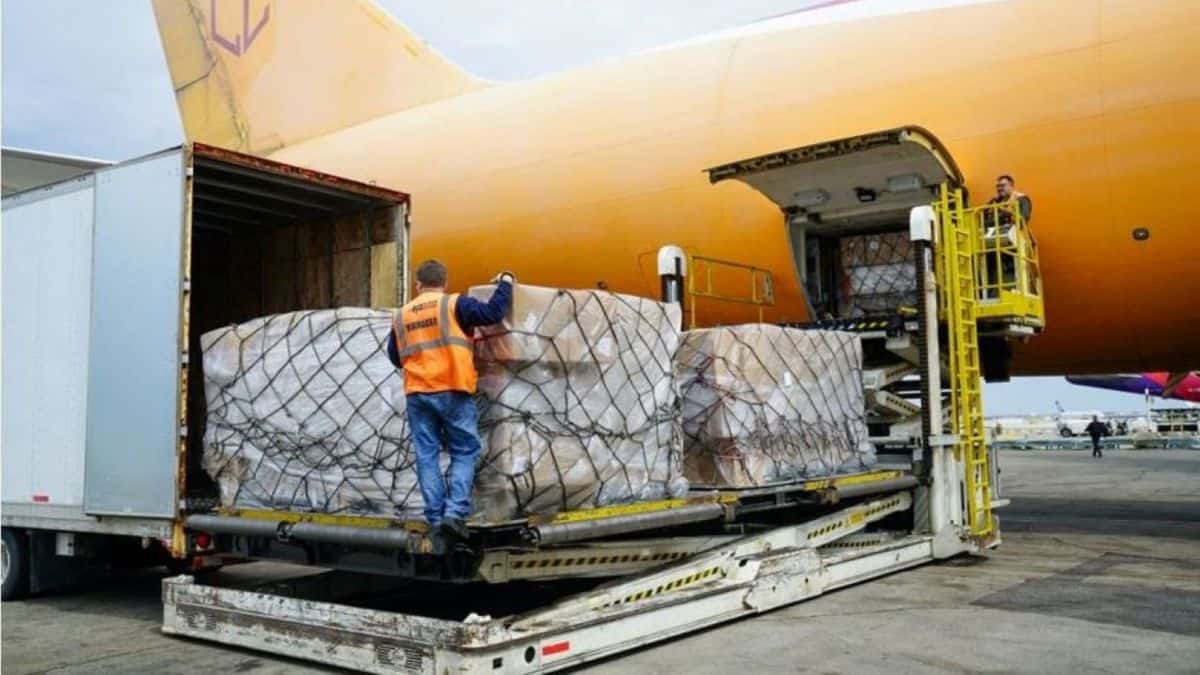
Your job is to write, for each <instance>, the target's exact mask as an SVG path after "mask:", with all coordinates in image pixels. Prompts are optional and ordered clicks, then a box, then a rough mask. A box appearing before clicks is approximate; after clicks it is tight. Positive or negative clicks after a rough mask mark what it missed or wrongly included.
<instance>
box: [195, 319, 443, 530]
mask: <svg viewBox="0 0 1200 675" xmlns="http://www.w3.org/2000/svg"><path fill="white" fill-rule="evenodd" d="M391 319H392V315H391V313H390V312H384V311H377V310H371V309H359V308H343V309H336V310H316V311H302V312H291V313H287V314H276V315H273V316H268V317H263V318H259V319H254V320H252V321H248V322H246V323H243V324H239V325H236V326H230V327H228V328H222V329H219V330H215V331H211V332H209V333H206V334H204V336H203V337H202V338H201V346H202V348H203V350H204V379H205V394H206V403H207V408H208V415H207V426H206V427H205V432H204V468H205V470H206V471H207V472H208V473H209V475H211V476H212V477H213V478H214V479H215V480H216V481H217V484H218V486H219V488H220V492H221V503H222V504H223V505H225V506H238V507H246V508H270V509H280V510H299V511H317V512H322V513H354V514H366V515H380V514H382V515H389V516H393V515H394V516H400V517H403V516H409V515H416V514H419V513H420V508H421V493H420V490H419V488H418V487H417V478H416V469H415V464H414V462H415V458H414V455H413V453H412V447H411V443H410V438H409V434H408V425H407V420H406V418H405V415H404V381H403V379H402V377H401V375H400V373H399V372H398V371H397V369H396V368H395V367H394V366H393V365H392V364H391V362H390V361H388V358H387V353H386V351H385V349H386V339H387V336H388V331H389V330H390V329H391Z"/></svg>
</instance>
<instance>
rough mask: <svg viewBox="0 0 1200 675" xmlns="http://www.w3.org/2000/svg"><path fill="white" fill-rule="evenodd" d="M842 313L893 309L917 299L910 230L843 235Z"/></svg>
mask: <svg viewBox="0 0 1200 675" xmlns="http://www.w3.org/2000/svg"><path fill="white" fill-rule="evenodd" d="M840 251H841V256H840V257H841V266H842V271H843V274H844V275H845V276H844V280H843V285H842V288H841V290H840V296H841V297H840V302H839V308H840V311H839V314H840V315H841V316H842V317H860V316H864V315H871V314H881V313H886V312H889V311H893V310H895V309H896V307H899V306H900V305H910V306H915V305H916V300H917V277H916V267H915V266H914V264H913V260H914V257H913V256H914V255H915V254H914V252H913V251H914V249H913V246H912V241H911V240H910V239H909V236H908V232H907V231H902V232H884V233H882V234H864V235H855V236H850V237H842V238H841V243H840Z"/></svg>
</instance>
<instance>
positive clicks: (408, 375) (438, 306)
mask: <svg viewBox="0 0 1200 675" xmlns="http://www.w3.org/2000/svg"><path fill="white" fill-rule="evenodd" d="M457 303H458V294H457V293H454V294H450V295H447V294H446V293H422V294H420V295H418V296H417V297H416V298H415V299H414V300H413V301H412V302H410V303H408V304H407V305H405V306H404V307H402V308H401V309H400V312H399V314H398V315H397V316H396V319H395V321H393V322H392V333H393V334H394V335H395V336H396V348H397V351H399V352H400V363H401V364H403V367H404V393H405V394H413V393H434V392H439V391H465V392H467V393H468V394H474V393H475V381H476V379H478V375H477V374H476V373H475V359H474V355H475V352H474V350H473V349H472V347H471V340H470V338H468V337H467V334H466V333H464V332H463V329H462V327H461V326H459V325H458V319H456V318H455V317H454V308H455V307H456V306H457Z"/></svg>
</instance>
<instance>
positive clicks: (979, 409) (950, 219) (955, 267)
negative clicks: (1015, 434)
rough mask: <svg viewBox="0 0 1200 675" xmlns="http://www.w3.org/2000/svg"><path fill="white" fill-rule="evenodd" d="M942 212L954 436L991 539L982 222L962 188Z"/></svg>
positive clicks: (982, 531)
mask: <svg viewBox="0 0 1200 675" xmlns="http://www.w3.org/2000/svg"><path fill="white" fill-rule="evenodd" d="M935 206H936V210H937V212H938V227H939V230H940V231H939V233H938V235H939V236H938V242H937V249H936V250H937V257H938V277H939V279H940V281H941V283H940V284H939V285H940V286H941V288H942V289H943V294H942V298H941V300H942V306H943V307H944V308H945V317H944V318H945V321H946V334H947V336H948V342H949V344H948V345H947V346H948V350H947V357H948V361H949V363H948V366H949V380H950V385H951V388H950V391H951V398H950V405H951V410H950V424H951V429H950V432H951V433H953V434H955V435H956V436H958V443H957V444H956V445H955V449H954V456H955V459H959V460H961V461H962V462H963V464H964V467H965V470H966V491H967V494H966V502H967V527H968V528H969V529H970V531H971V534H972V535H974V536H976V537H986V536H987V535H989V534H991V533H992V531H993V529H994V524H993V522H992V486H991V468H990V466H989V461H988V448H987V441H986V438H985V436H984V419H983V396H982V392H981V385H980V379H981V371H980V364H979V333H978V331H979V328H978V320H979V316H978V312H979V304H978V303H979V298H978V292H979V291H978V278H977V276H976V275H977V268H976V261H977V259H978V254H979V246H980V233H979V231H978V230H979V227H978V223H977V222H976V220H975V219H974V218H971V217H968V214H967V212H966V208H965V205H964V204H963V193H962V189H961V188H954V189H951V188H950V187H949V186H948V185H946V184H944V183H943V184H942V186H941V189H940V191H939V195H938V201H937V203H936V205H935Z"/></svg>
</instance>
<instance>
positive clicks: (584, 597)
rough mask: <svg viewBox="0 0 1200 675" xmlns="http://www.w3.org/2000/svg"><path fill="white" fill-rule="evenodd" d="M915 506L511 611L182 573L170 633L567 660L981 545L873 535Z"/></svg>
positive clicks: (459, 668) (892, 502)
mask: <svg viewBox="0 0 1200 675" xmlns="http://www.w3.org/2000/svg"><path fill="white" fill-rule="evenodd" d="M912 504H913V497H912V495H911V493H909V492H897V493H894V494H891V495H887V496H885V497H883V498H880V499H875V500H872V501H868V502H864V503H861V504H858V505H856V506H853V507H850V508H847V509H843V510H840V511H837V512H835V513H833V514H830V515H828V516H825V517H822V518H818V519H816V520H813V521H810V522H808V523H805V524H802V525H794V526H788V527H780V528H776V529H774V530H771V531H768V532H765V533H763V534H758V535H751V536H746V537H740V538H737V539H734V540H732V541H728V542H726V543H724V544H720V545H718V546H716V547H715V548H712V549H710V550H707V551H702V552H699V553H696V554H695V555H692V556H689V557H688V558H686V559H684V560H680V561H678V562H674V563H668V564H666V565H663V566H660V567H658V568H657V569H655V570H652V571H650V572H646V573H643V574H640V575H638V576H635V577H632V578H627V579H624V580H621V581H618V582H615V583H612V584H608V585H605V586H601V587H598V588H596V589H594V590H592V591H590V592H586V593H582V594H579V595H576V596H574V597H569V598H567V599H565V600H562V601H560V602H558V603H556V604H553V605H550V606H549V607H546V608H544V609H541V610H536V611H533V612H530V613H527V614H523V615H517V616H512V617H504V618H497V619H492V618H490V617H476V616H472V617H469V618H467V619H466V620H465V621H461V622H456V621H446V620H442V619H434V618H428V617H424V616H418V615H410V614H401V613H395V612H388V611H380V610H375V609H363V608H358V607H353V606H350V605H343V604H334V603H332V602H328V601H316V600H311V599H302V598H300V597H289V596H288V595H286V594H280V592H279V589H278V587H277V586H275V587H272V589H271V591H270V592H257V591H248V590H238V589H230V588H219V587H215V586H206V585H203V584H200V583H197V582H196V581H195V579H194V578H193V577H190V576H179V577H174V578H170V579H166V580H165V581H164V582H163V603H164V617H163V630H164V632H166V633H170V634H175V635H183V636H188V637H193V638H201V639H205V640H211V641H215V642H220V643H224V644H228V645H235V646H240V647H249V648H252V649H257V650H261V651H266V652H272V653H276V654H280V655H286V656H289V657H293V658H295V657H300V658H305V659H309V660H312V661H316V662H320V663H324V664H329V665H333V666H340V667H343V668H351V669H355V670H360V671H365V672H373V673H390V672H395V671H396V670H402V671H405V672H416V673H441V672H452V671H453V672H464V673H473V672H481V673H482V672H489V673H525V672H544V671H552V670H558V669H562V668H567V667H571V666H576V665H579V664H581V663H584V662H587V661H591V660H595V659H599V658H603V657H606V656H609V655H613V654H617V653H620V652H623V651H628V650H632V649H637V648H639V647H643V646H646V645H649V644H652V643H655V642H659V641H662V640H666V639H669V638H672V637H675V636H677V635H681V634H683V633H687V632H690V631H694V630H697V629H700V628H704V627H707V626H712V625H714V624H718V623H722V622H725V621H730V620H734V619H738V618H743V617H747V616H752V615H754V614H758V613H761V612H766V611H769V610H772V609H775V608H778V607H782V606H785V605H789V604H792V603H796V602H800V601H802V600H806V599H809V598H813V597H816V596H819V595H821V594H823V593H825V592H827V591H831V590H834V589H836V588H840V587H843V586H848V585H850V584H854V583H858V582H861V581H865V580H868V579H872V578H875V577H879V576H882V575H885V574H889V573H891V572H895V571H897V570H902V569H905V568H908V567H913V566H916V565H920V564H922V563H926V562H929V561H932V560H934V559H935V558H936V557H944V556H946V555H952V554H956V553H961V552H965V551H969V550H974V544H972V543H971V542H970V541H969V540H962V539H959V538H958V537H954V538H953V541H946V540H945V539H947V538H946V537H941V538H940V539H943V541H940V542H939V541H935V539H938V538H935V537H934V536H932V535H919V534H903V533H889V532H869V533H868V532H864V529H865V528H866V527H867V526H868V525H870V524H872V523H875V522H877V521H880V520H882V519H884V518H886V517H887V516H890V515H892V514H895V513H899V512H902V511H906V510H908V509H910V508H911V507H912ZM945 534H950V531H949V530H947V531H945ZM992 543H996V542H992ZM640 545H642V546H647V543H646V542H642V543H641V544H640ZM650 546H653V544H650ZM343 590H350V589H343ZM360 590H361V589H360ZM351 592H353V591H351ZM298 595H308V593H306V592H303V591H301V592H300V593H298Z"/></svg>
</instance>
